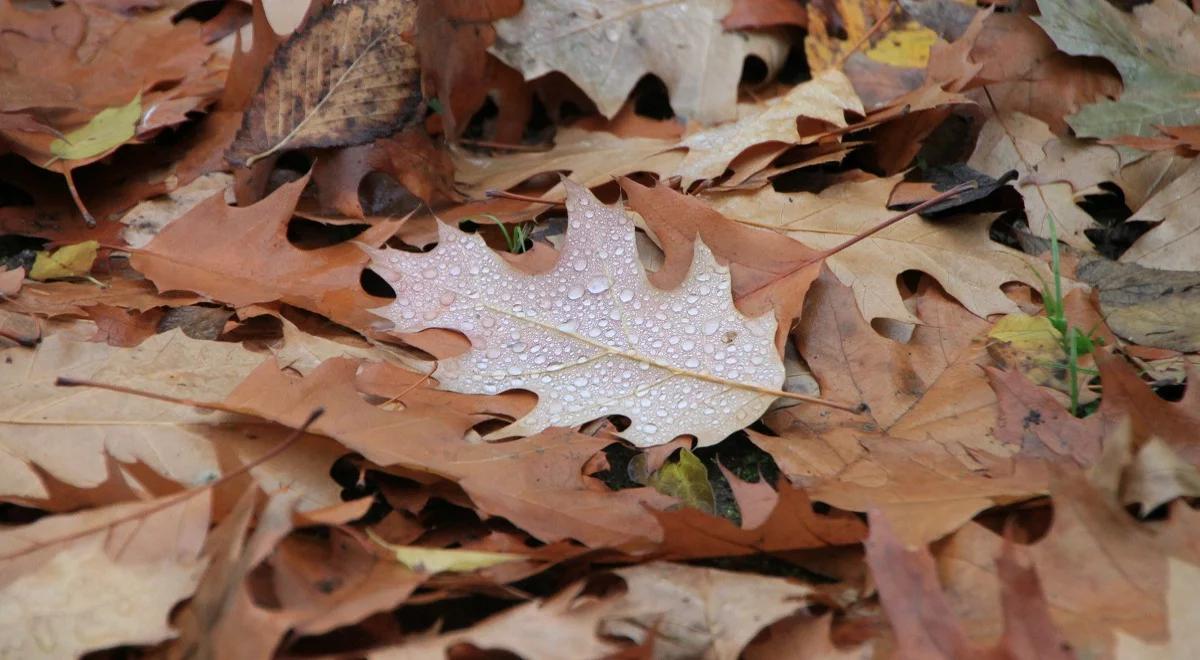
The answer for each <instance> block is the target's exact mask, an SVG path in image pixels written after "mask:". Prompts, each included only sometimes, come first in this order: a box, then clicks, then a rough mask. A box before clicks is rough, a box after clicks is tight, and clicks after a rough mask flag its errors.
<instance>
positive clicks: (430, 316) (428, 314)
mask: <svg viewBox="0 0 1200 660" xmlns="http://www.w3.org/2000/svg"><path fill="white" fill-rule="evenodd" d="M437 317H438V313H437V310H435V309H427V310H425V313H423V314H421V318H423V319H425V320H426V321H432V320H434V319H436V318H437Z"/></svg>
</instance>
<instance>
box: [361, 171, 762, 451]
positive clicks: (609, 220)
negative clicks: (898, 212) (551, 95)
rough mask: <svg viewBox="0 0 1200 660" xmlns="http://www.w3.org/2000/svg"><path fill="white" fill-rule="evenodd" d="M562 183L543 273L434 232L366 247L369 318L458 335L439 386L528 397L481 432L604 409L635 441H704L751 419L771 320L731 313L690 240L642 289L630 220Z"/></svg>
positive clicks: (726, 293) (443, 230)
mask: <svg viewBox="0 0 1200 660" xmlns="http://www.w3.org/2000/svg"><path fill="white" fill-rule="evenodd" d="M566 185H567V191H568V198H567V208H568V213H569V217H570V219H569V223H570V231H569V232H568V235H567V241H566V246H565V247H564V248H563V250H562V251H561V254H560V255H559V259H558V263H557V264H556V265H555V267H554V269H553V270H552V271H550V272H548V273H545V274H542V275H535V276H527V275H524V274H522V273H521V272H519V271H517V270H515V269H514V268H513V267H511V266H510V265H509V264H508V263H506V262H505V261H503V260H502V259H500V257H499V256H497V255H496V254H495V253H494V252H492V251H491V250H490V249H489V248H488V247H487V246H486V245H485V244H484V242H483V240H482V239H481V238H479V237H478V236H473V235H467V234H463V233H462V232H459V231H458V230H456V229H451V228H449V227H445V226H441V227H440V228H439V231H440V236H441V242H440V244H439V245H438V247H437V248H436V249H435V250H433V251H431V252H429V253H425V254H413V253H407V252H399V251H390V250H378V251H376V250H373V251H371V255H372V267H373V268H374V269H375V270H376V271H377V272H378V273H380V274H381V275H382V276H383V277H384V279H385V280H387V281H388V282H389V283H391V284H392V286H393V288H395V289H396V291H397V298H396V300H395V302H393V303H392V304H391V305H388V306H387V307H383V308H380V309H378V310H375V312H376V313H377V314H379V315H380V316H383V317H385V318H387V319H388V320H390V321H392V322H393V324H394V327H393V329H392V331H393V332H416V331H419V330H422V329H425V328H431V327H441V328H448V329H453V330H458V331H460V332H462V333H463V334H465V335H466V336H467V338H468V339H469V340H470V341H471V344H472V346H471V350H470V351H469V352H468V353H466V354H464V355H462V356H458V357H455V358H452V359H449V360H442V361H440V362H439V367H438V372H437V378H438V380H439V381H440V382H441V384H442V386H443V387H445V388H447V389H451V390H454V391H459V392H468V393H482V394H496V393H499V392H502V391H505V390H509V389H518V388H520V389H528V390H532V391H533V392H535V393H536V394H538V404H537V406H536V407H535V408H534V409H533V410H532V411H531V412H530V413H529V414H528V415H526V416H525V417H522V418H521V419H519V420H517V421H516V422H514V423H513V424H512V425H510V426H508V427H506V428H504V429H501V430H499V431H496V432H494V433H493V434H492V436H493V437H506V436H510V435H527V434H531V433H535V432H537V431H540V430H542V429H545V428H547V427H549V426H575V425H578V424H582V423H584V422H587V421H589V420H592V419H596V418H599V417H603V416H606V415H610V414H612V415H625V416H627V417H629V418H630V419H631V420H632V423H631V424H630V426H629V428H627V429H626V430H625V431H623V432H622V436H623V437H625V438H626V439H628V440H629V441H630V442H633V443H634V444H637V445H639V446H651V445H656V444H662V443H664V442H667V441H669V440H671V439H672V438H674V437H676V436H678V435H682V434H685V433H686V434H692V435H695V436H696V437H697V438H698V440H699V443H700V446H704V445H710V444H713V443H716V442H719V441H721V440H722V439H724V438H725V436H727V435H729V434H730V433H732V432H734V431H736V430H738V429H740V428H743V427H745V426H746V425H748V424H749V423H751V422H752V421H753V420H754V419H755V418H756V417H757V416H758V415H760V414H762V411H764V410H766V408H767V406H769V405H770V403H771V402H772V401H773V400H774V398H775V396H777V395H778V391H777V388H778V387H779V386H780V385H781V384H782V382H783V378H784V369H783V361H782V359H781V358H780V356H779V353H778V352H777V351H776V349H775V347H774V344H773V341H774V337H773V335H774V332H775V325H776V322H775V319H774V317H773V316H772V315H770V314H764V315H762V316H759V317H757V318H746V317H745V316H743V315H742V314H741V313H739V312H738V311H737V310H736V309H735V308H734V307H733V300H732V297H731V296H730V281H729V269H728V268H725V267H723V266H720V265H718V264H717V263H716V262H715V260H714V259H713V257H712V253H711V252H710V251H709V249H708V248H707V247H705V246H704V245H703V244H702V243H697V244H696V249H695V254H694V258H693V261H692V268H691V270H690V272H689V276H688V278H687V280H686V281H685V282H684V283H683V285H682V286H681V287H680V288H678V289H676V290H672V291H662V290H659V289H656V288H654V287H653V286H650V285H649V283H648V282H647V280H646V274H645V271H644V270H643V269H642V266H641V264H639V263H638V260H637V250H636V247H635V245H634V228H633V222H632V219H631V218H630V217H629V216H628V215H627V214H625V213H624V212H623V211H621V210H620V209H616V208H612V207H606V206H604V205H602V204H601V203H600V202H599V201H598V200H597V199H596V198H595V197H594V196H593V195H592V194H591V193H590V192H588V191H587V190H586V189H584V188H582V187H580V186H578V185H577V184H574V183H570V182H568V183H567V184H566ZM697 402H699V405H697Z"/></svg>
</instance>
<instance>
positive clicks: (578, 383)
mask: <svg viewBox="0 0 1200 660" xmlns="http://www.w3.org/2000/svg"><path fill="white" fill-rule="evenodd" d="M571 384H572V385H574V386H575V387H587V386H588V379H586V378H584V377H582V376H580V377H579V378H576V379H575V380H573V381H571Z"/></svg>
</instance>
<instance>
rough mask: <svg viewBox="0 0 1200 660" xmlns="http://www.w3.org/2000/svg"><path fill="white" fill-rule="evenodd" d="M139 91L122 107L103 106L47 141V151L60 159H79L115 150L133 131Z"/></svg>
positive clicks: (138, 115)
mask: <svg viewBox="0 0 1200 660" xmlns="http://www.w3.org/2000/svg"><path fill="white" fill-rule="evenodd" d="M141 116H142V94H141V93H140V92H139V93H138V95H137V96H135V97H133V100H132V101H130V102H129V103H127V104H125V105H123V106H117V107H113V108H105V109H104V110H101V111H100V112H98V113H96V116H94V117H92V119H91V121H89V122H88V123H87V124H85V125H84V126H82V127H80V128H77V129H75V130H73V131H71V132H70V133H67V134H66V135H64V136H62V137H61V138H58V139H56V140H55V141H53V142H51V143H50V153H52V154H54V155H55V156H57V157H59V158H62V159H64V160H83V159H85V158H91V157H92V156H98V155H100V154H102V153H105V152H106V151H110V150H112V149H116V148H117V147H119V146H121V145H122V144H125V143H126V142H127V141H129V140H131V139H133V136H134V135H136V134H137V124H138V120H139V119H141Z"/></svg>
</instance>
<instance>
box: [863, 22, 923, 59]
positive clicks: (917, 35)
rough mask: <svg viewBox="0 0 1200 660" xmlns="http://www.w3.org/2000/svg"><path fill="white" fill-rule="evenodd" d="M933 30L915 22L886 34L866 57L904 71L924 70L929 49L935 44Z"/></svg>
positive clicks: (868, 51)
mask: <svg viewBox="0 0 1200 660" xmlns="http://www.w3.org/2000/svg"><path fill="white" fill-rule="evenodd" d="M937 39H938V36H937V33H935V32H934V31H933V30H930V29H929V28H927V27H925V26H923V25H921V24H920V23H918V22H916V21H908V22H907V23H905V24H904V25H902V26H900V27H898V28H896V29H894V30H892V31H891V32H888V33H887V36H885V37H884V38H883V39H882V40H880V41H879V43H877V44H875V45H874V46H873V47H871V48H870V49H868V50H867V52H866V55H867V57H869V58H871V59H873V60H875V61H876V62H882V63H884V64H890V65H892V66H895V67H900V68H906V69H924V68H925V67H926V66H927V65H928V64H929V47H930V46H932V45H933V44H934V43H935V42H937Z"/></svg>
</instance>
